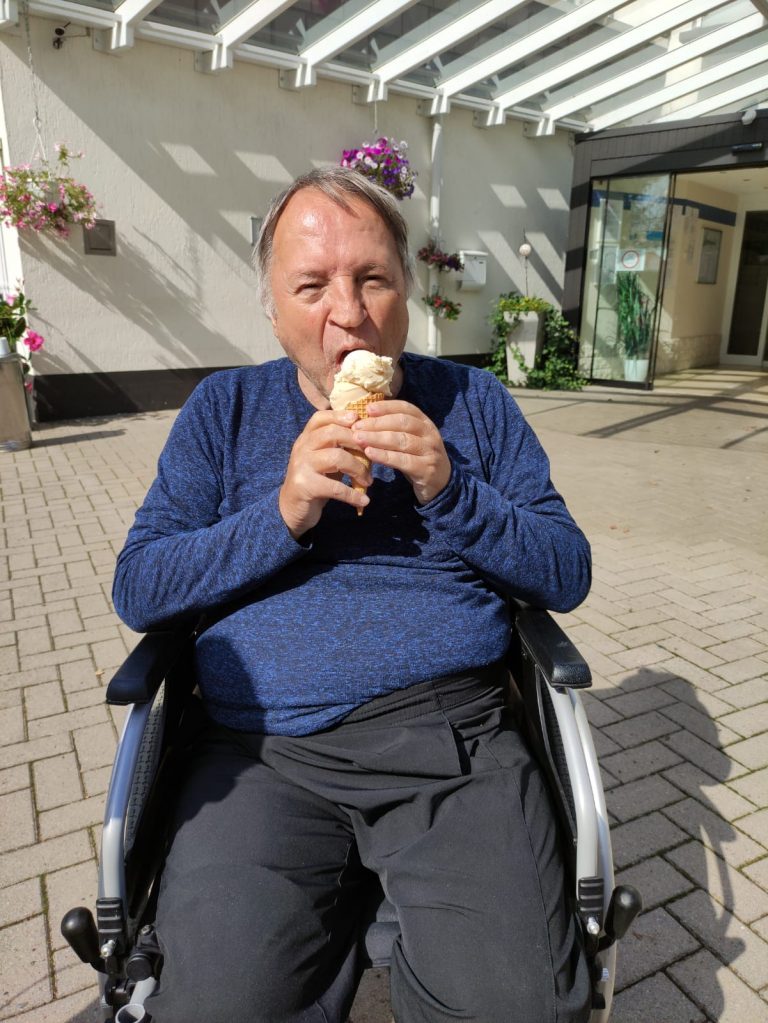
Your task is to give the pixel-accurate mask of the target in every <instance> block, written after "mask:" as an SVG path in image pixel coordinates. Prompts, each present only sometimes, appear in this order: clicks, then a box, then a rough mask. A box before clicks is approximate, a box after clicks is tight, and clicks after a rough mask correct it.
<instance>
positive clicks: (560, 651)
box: [515, 607, 592, 689]
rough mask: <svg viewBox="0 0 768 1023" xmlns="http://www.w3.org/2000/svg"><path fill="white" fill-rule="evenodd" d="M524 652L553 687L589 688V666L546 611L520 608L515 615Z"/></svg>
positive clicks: (516, 626)
mask: <svg viewBox="0 0 768 1023" xmlns="http://www.w3.org/2000/svg"><path fill="white" fill-rule="evenodd" d="M515 628H516V629H517V633H518V636H519V637H520V642H521V644H522V646H523V649H524V650H525V651H527V653H528V654H529V655H530V657H531V658H532V659H533V660H534V661H535V662H536V664H537V665H538V667H539V668H540V670H541V672H542V674H543V675H544V678H545V679H546V680H547V682H549V684H550V685H551V686H554V687H555V688H563V687H565V688H568V689H586V688H587V687H588V686H591V685H592V673H591V672H590V670H589V665H588V664H587V662H586V661H585V660H584V658H583V657H582V656H581V654H580V653H579V651H578V650H577V649H576V647H575V646H574V645H573V643H572V642H571V641H570V639H568V637H567V636H566V634H565V633H564V632H563V630H562V629H561V628H560V626H559V625H558V624H557V622H556V621H555V620H554V618H552V617H551V616H550V615H549V614H548V613H547V612H546V611H542V610H540V609H539V608H535V607H523V608H521V609H520V610H518V611H517V613H516V614H515Z"/></svg>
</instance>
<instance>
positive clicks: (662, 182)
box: [579, 174, 669, 384]
mask: <svg viewBox="0 0 768 1023" xmlns="http://www.w3.org/2000/svg"><path fill="white" fill-rule="evenodd" d="M668 199H669V175H668V174H659V175H647V176H642V177H635V178H610V179H602V180H596V181H593V183H592V202H591V210H590V221H589V233H588V242H587V267H586V271H585V274H584V294H583V297H582V323H581V337H580V350H579V369H580V371H581V372H582V373H583V374H584V375H585V376H587V377H589V378H591V379H593V380H610V381H627V382H631V383H639V384H643V383H646V382H647V381H648V380H649V379H650V366H651V361H652V357H653V343H654V331H655V327H656V320H657V316H656V313H657V308H656V305H657V299H658V295H659V292H660V284H661V275H662V272H663V266H664V258H665V243H666V220H667V205H668Z"/></svg>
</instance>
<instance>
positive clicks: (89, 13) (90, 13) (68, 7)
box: [29, 0, 115, 28]
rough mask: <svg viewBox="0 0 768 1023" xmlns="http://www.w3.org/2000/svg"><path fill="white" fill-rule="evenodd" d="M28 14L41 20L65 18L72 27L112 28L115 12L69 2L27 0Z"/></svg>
mask: <svg viewBox="0 0 768 1023" xmlns="http://www.w3.org/2000/svg"><path fill="white" fill-rule="evenodd" d="M29 13H30V14H35V15H39V16H40V17H41V18H56V19H58V18H63V19H64V18H65V19H66V20H68V21H71V22H72V24H73V25H90V26H91V28H112V26H113V25H114V23H115V12H114V11H105V10H103V9H102V8H98V7H86V6H84V5H83V4H79V3H72V2H71V0H29Z"/></svg>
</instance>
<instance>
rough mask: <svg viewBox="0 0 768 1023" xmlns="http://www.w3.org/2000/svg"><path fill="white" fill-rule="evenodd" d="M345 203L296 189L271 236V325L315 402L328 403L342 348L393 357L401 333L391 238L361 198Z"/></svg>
mask: <svg viewBox="0 0 768 1023" xmlns="http://www.w3.org/2000/svg"><path fill="white" fill-rule="evenodd" d="M349 207H350V210H349V212H346V211H345V210H343V209H342V208H341V207H340V206H337V205H336V203H334V202H333V201H332V200H331V199H329V198H328V197H327V196H326V195H324V194H323V193H322V192H320V191H318V190H317V189H314V188H306V189H303V190H302V191H300V192H297V193H296V194H295V195H294V196H293V197H292V198H291V199H290V200H289V202H288V204H287V206H286V207H285V209H284V210H283V213H282V215H281V217H280V219H279V220H278V222H277V228H276V229H275V235H274V239H273V249H272V273H271V284H272V297H273V303H274V315H273V317H272V328H273V330H274V332H275V336H276V337H277V339H278V341H279V342H280V344H281V345H282V346H283V348H284V349H285V352H286V354H287V355H288V357H289V358H290V359H291V360H292V361H293V362H294V363H295V364H296V365H297V366H298V369H299V383H300V384H301V387H302V390H303V391H304V393H305V394H306V396H307V397H308V398H309V400H310V401H311V402H312V404H313V405H315V407H317V408H328V395H329V394H330V391H331V388H332V387H333V378H334V375H335V374H336V373H337V372H338V370H339V367H340V365H341V362H342V360H343V358H344V356H345V355H346V354H347V353H348V352H351V351H353V350H354V349H356V348H365V349H367V350H368V351H369V352H374V353H375V354H376V355H389V356H391V357H392V359H394V360H395V361H397V359H398V358H399V357H400V354H401V352H402V351H403V348H404V347H405V341H406V337H407V334H408V310H407V306H406V283H405V277H404V274H403V270H402V267H401V266H400V260H399V259H398V256H397V248H396V246H395V242H394V239H393V238H392V235H391V234H390V232H389V230H388V229H387V227H386V225H385V223H384V221H383V220H382V219H381V217H380V216H379V214H378V213H376V211H375V210H374V209H373V207H371V206H369V205H368V203H366V202H364V201H362V200H358V199H352V200H351V201H350V203H349Z"/></svg>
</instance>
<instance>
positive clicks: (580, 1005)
mask: <svg viewBox="0 0 768 1023" xmlns="http://www.w3.org/2000/svg"><path fill="white" fill-rule="evenodd" d="M498 680H499V672H498V671H496V672H495V673H494V675H493V676H491V675H490V674H489V672H488V671H487V670H486V671H483V672H479V673H478V677H471V678H465V679H452V680H442V681H438V682H434V683H424V684H422V685H418V686H415V687H412V688H411V689H409V690H406V691H403V692H401V693H396V694H392V695H390V696H387V697H382V698H380V699H378V700H374V701H372V702H371V703H369V704H367V705H365V706H364V707H362V708H360V709H359V710H358V711H356V712H354V713H353V714H352V715H351V716H350V717H348V718H347V719H346V720H345V721H343V722H342V723H341V724H340V725H338V726H336V727H334V728H331V729H328V730H327V731H324V732H321V733H318V734H315V735H311V736H305V737H302V738H286V737H280V736H263V735H254V734H250V733H240V732H235V731H232V730H229V729H226V728H223V727H220V726H215V725H212V724H211V725H210V726H209V727H208V728H207V729H205V731H204V732H203V734H202V736H201V737H200V738H199V740H197V741H196V742H195V744H194V746H193V749H192V750H191V751H190V756H189V763H188V765H187V770H186V774H185V781H184V784H183V786H182V788H181V791H180V792H179V798H178V804H177V807H176V815H175V820H174V822H173V830H172V842H171V846H170V851H169V854H168V857H167V861H166V864H165V867H164V870H163V875H162V883H161V887H160V894H159V899H158V907H157V931H158V936H159V939H160V943H161V947H162V949H163V952H164V965H163V969H162V974H161V978H160V985H159V987H158V990H157V993H156V994H155V995H153V996H152V997H151V998H150V999H149V1000H148V1002H147V1006H146V1008H147V1010H148V1011H149V1012H150V1013H151V1016H152V1019H153V1021H156V1023H343V1019H344V1015H343V1014H344V1011H345V1009H344V1006H345V1005H348V1000H347V998H346V994H345V991H344V989H345V988H346V989H347V991H348V989H349V984H348V980H349V978H350V976H351V974H352V973H354V962H353V960H352V959H351V958H350V956H349V954H348V953H349V949H350V947H351V944H352V942H353V940H354V937H355V933H356V931H355V928H356V926H357V919H358V917H359V914H360V911H361V909H362V907H363V906H364V904H365V900H364V898H363V891H364V888H365V877H366V876H367V877H368V878H370V873H368V872H369V871H374V872H375V873H376V874H378V876H379V879H380V881H381V884H382V886H383V888H384V891H385V892H386V894H387V896H388V898H389V899H390V901H391V902H392V903H393V904H394V906H395V907H396V909H397V913H398V917H399V922H400V930H401V936H400V938H399V940H398V941H397V943H396V945H395V948H394V953H393V959H392V965H391V992H392V1009H393V1013H394V1016H395V1019H396V1020H397V1021H398V1023H454V1021H456V1020H464V1021H472V1023H584V1021H585V1020H587V1018H588V1016H589V1007H588V1002H589V981H588V977H587V967H586V964H585V960H584V957H583V954H582V951H581V946H580V942H579V936H578V934H577V928H576V925H575V921H574V919H573V917H572V916H570V915H569V914H568V913H567V911H566V906H565V900H564V895H563V871H562V865H561V861H560V856H559V850H558V844H557V841H556V834H555V821H554V818H553V813H552V809H551V806H550V801H549V798H548V795H547V793H546V791H545V787H544V783H543V780H542V777H541V774H540V772H539V770H538V768H537V767H536V766H535V765H534V763H533V762H532V759H531V757H530V754H529V753H528V750H527V748H526V746H525V744H524V743H523V741H522V740H521V738H520V736H519V734H518V732H517V730H516V729H515V727H514V725H513V724H512V723H511V721H510V719H509V717H508V714H507V712H506V711H505V710H504V709H503V700H502V690H501V687H500V685H499V684H497V683H498ZM363 868H367V869H363ZM340 1013H341V1015H340Z"/></svg>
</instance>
